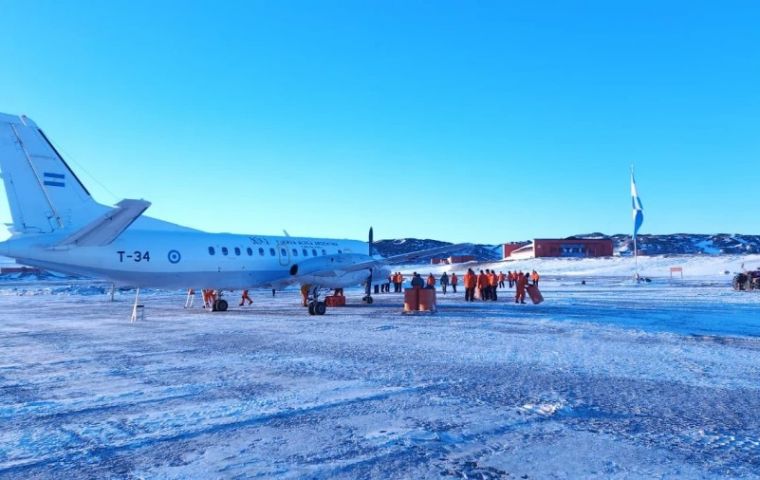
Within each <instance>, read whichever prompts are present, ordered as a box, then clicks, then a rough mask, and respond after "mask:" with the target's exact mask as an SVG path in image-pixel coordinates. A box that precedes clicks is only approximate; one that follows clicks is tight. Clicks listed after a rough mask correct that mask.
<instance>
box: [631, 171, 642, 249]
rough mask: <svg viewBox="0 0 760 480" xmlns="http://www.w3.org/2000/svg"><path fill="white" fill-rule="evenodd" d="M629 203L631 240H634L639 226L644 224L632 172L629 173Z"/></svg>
mask: <svg viewBox="0 0 760 480" xmlns="http://www.w3.org/2000/svg"><path fill="white" fill-rule="evenodd" d="M631 202H632V203H633V239H634V240H636V234H637V233H638V232H639V228H641V224H642V223H644V207H643V206H642V205H641V199H640V198H639V192H638V190H637V189H636V180H635V179H634V178H633V172H631Z"/></svg>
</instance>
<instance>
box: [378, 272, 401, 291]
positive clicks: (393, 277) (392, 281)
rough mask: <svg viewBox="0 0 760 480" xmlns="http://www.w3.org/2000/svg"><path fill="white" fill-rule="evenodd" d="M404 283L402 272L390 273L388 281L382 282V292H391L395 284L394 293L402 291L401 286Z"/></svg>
mask: <svg viewBox="0 0 760 480" xmlns="http://www.w3.org/2000/svg"><path fill="white" fill-rule="evenodd" d="M403 284H404V276H403V275H401V272H393V273H391V274H390V275H388V282H387V283H383V284H380V292H385V293H390V291H391V285H393V292H394V293H401V286H402V285H403Z"/></svg>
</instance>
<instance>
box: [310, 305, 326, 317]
mask: <svg viewBox="0 0 760 480" xmlns="http://www.w3.org/2000/svg"><path fill="white" fill-rule="evenodd" d="M326 312H327V305H326V304H325V302H311V303H309V315H324V314H325V313H326Z"/></svg>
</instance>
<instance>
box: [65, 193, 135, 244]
mask: <svg viewBox="0 0 760 480" xmlns="http://www.w3.org/2000/svg"><path fill="white" fill-rule="evenodd" d="M148 207H150V202H148V201H146V200H130V199H126V200H122V201H121V202H119V203H117V204H116V208H113V209H111V210H109V211H108V212H106V213H105V214H103V215H102V216H101V217H99V218H98V219H96V220H95V221H93V222H91V223H90V224H89V225H87V226H86V227H84V228H82V229H80V230H77V231H76V232H74V233H73V234H72V235H70V236H68V237H66V238H65V239H64V240H63V241H62V242H60V243H59V244H58V245H57V246H58V247H62V246H67V245H76V246H78V247H102V246H104V245H108V244H110V243H111V242H113V241H114V240H116V237H118V236H119V235H121V234H122V232H124V230H126V229H127V228H128V227H129V226H130V225H132V222H134V221H135V220H137V218H138V217H139V216H140V215H142V214H143V212H145V210H147V209H148Z"/></svg>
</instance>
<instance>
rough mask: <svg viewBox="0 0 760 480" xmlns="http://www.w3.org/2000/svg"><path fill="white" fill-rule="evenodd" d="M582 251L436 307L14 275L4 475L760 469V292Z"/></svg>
mask: <svg viewBox="0 0 760 480" xmlns="http://www.w3.org/2000/svg"><path fill="white" fill-rule="evenodd" d="M581 263H583V262H579V263H577V265H578V268H577V269H575V270H574V271H577V272H578V273H577V276H572V275H570V276H564V277H557V278H554V277H553V275H557V274H558V273H559V271H560V269H559V268H557V270H556V271H555V272H552V271H550V269H549V268H548V267H546V265H544V267H546V268H544V269H543V270H544V272H548V280H547V281H545V282H544V283H543V285H542V290H543V292H544V296H545V297H546V302H545V303H543V304H541V305H515V304H514V303H511V302H509V299H508V298H507V297H508V293H507V292H502V294H501V299H500V301H499V302H497V303H493V302H489V303H483V302H474V303H469V304H467V303H465V302H464V301H463V299H462V295H461V294H458V295H456V296H453V295H447V296H446V297H445V298H443V297H439V298H440V311H439V312H438V313H437V314H435V315H427V316H423V315H420V316H403V315H401V314H400V311H401V303H402V300H401V296H400V295H396V294H385V295H378V296H376V297H375V298H376V303H375V304H374V305H373V306H371V307H367V306H364V305H360V301H359V299H360V297H361V294H360V292H358V291H349V296H350V300H351V303H352V304H353V305H351V306H348V307H345V308H333V309H330V310H328V315H325V316H323V317H310V316H308V315H307V314H306V312H305V311H304V309H303V308H302V307H299V306H298V294H297V292H296V291H286V292H281V293H278V295H277V297H276V298H274V299H273V298H271V294H269V293H268V292H264V291H257V292H254V293H255V295H254V301H255V304H254V307H246V308H244V309H237V308H236V309H235V311H230V312H226V313H223V314H212V313H210V312H205V311H203V310H202V309H200V308H194V309H191V310H184V309H183V308H182V304H183V303H184V295H183V294H182V293H180V292H176V293H162V292H152V293H150V294H149V295H148V296H146V298H144V303H145V305H146V313H147V318H146V319H145V320H144V321H142V322H138V323H136V324H130V323H129V322H128V318H129V313H130V307H131V297H130V296H129V294H127V293H123V294H117V298H116V300H117V301H116V302H115V303H109V302H108V301H107V295H106V294H105V290H104V289H102V288H101V287H98V286H89V285H87V284H85V283H77V284H75V285H73V286H65V285H58V284H55V285H47V284H43V283H29V282H27V283H25V284H24V283H14V284H6V285H3V284H0V307H1V308H0V352H1V354H0V477H2V478H252V477H253V478H302V477H308V478H325V479H328V478H329V479H333V478H345V479H355V478H518V479H519V478H642V477H645V478H726V477H745V478H760V293H739V292H733V291H732V290H731V289H730V287H729V286H728V283H729V281H730V276H725V275H723V274H721V273H720V272H722V271H723V270H724V269H729V270H730V269H731V267H724V266H722V264H721V265H718V264H715V265H708V266H707V267H704V268H705V269H706V271H709V272H710V275H709V276H708V277H705V278H691V277H690V278H687V279H686V280H685V281H675V282H670V281H669V280H667V279H663V278H655V279H654V281H653V282H652V283H650V284H646V285H638V286H637V285H633V284H631V282H629V281H627V280H623V279H621V278H617V277H616V276H615V275H616V274H615V273H614V271H615V270H614V268H613V267H608V268H609V269H611V271H613V273H610V274H609V276H600V275H599V274H598V273H599V269H600V268H601V267H599V266H598V265H597V266H596V267H595V266H594V265H590V266H581ZM586 263H588V262H586ZM568 265H571V264H570V263H568ZM572 265H576V264H572ZM747 265H748V266H751V265H750V264H749V263H748V264H747ZM496 268H497V269H498V268H500V267H498V266H497V267H496ZM518 268H523V269H525V268H533V267H532V266H531V265H528V264H527V263H526V265H525V266H521V267H518ZM619 268H620V271H621V272H622V269H623V267H619ZM644 268H646V266H644ZM657 268H658V270H657V271H658V272H659V268H660V267H657ZM420 269H422V268H420ZM507 269H509V268H508V267H507V266H506V265H505V266H504V270H507ZM684 270H685V273H688V271H689V270H687V269H686V268H685V269H684ZM590 272H597V274H596V275H594V274H592V273H590ZM425 273H427V272H425ZM667 274H668V273H667V270H665V272H664V275H667ZM713 274H714V275H713ZM650 275H652V276H653V277H658V276H657V275H654V274H653V273H650ZM579 277H583V279H584V280H586V285H581V278H579ZM233 303H235V302H233Z"/></svg>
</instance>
